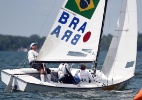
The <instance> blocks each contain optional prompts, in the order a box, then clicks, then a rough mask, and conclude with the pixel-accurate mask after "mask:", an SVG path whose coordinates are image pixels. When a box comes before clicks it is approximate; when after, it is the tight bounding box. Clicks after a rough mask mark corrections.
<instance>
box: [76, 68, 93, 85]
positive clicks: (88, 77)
mask: <svg viewBox="0 0 142 100" xmlns="http://www.w3.org/2000/svg"><path fill="white" fill-rule="evenodd" d="M78 77H79V78H80V80H81V82H83V83H84V82H87V83H88V82H89V80H91V82H92V81H94V78H93V77H92V75H91V73H89V72H88V71H86V70H80V71H79V73H78Z"/></svg>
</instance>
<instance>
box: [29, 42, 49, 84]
mask: <svg viewBox="0 0 142 100" xmlns="http://www.w3.org/2000/svg"><path fill="white" fill-rule="evenodd" d="M37 56H38V52H37V43H31V45H30V50H29V52H28V60H29V63H30V65H31V67H32V68H35V69H37V70H38V71H39V73H40V79H41V81H43V82H44V67H43V66H44V65H43V64H42V63H35V60H36V58H37ZM47 69H48V68H46V70H47ZM49 71H50V69H48V70H47V74H50V76H51V72H49ZM48 76H49V75H48ZM48 80H51V77H50V79H48Z"/></svg>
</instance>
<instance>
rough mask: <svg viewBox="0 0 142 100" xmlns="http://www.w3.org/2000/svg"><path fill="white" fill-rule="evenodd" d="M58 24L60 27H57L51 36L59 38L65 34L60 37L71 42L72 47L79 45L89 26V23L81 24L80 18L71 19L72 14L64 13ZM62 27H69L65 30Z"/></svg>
mask: <svg viewBox="0 0 142 100" xmlns="http://www.w3.org/2000/svg"><path fill="white" fill-rule="evenodd" d="M58 23H59V25H57V26H56V27H55V28H54V29H53V31H52V32H51V33H50V34H51V35H55V36H56V37H57V38H59V36H60V35H61V34H62V33H64V34H62V36H60V37H61V40H64V41H65V42H71V44H72V45H76V44H77V43H78V41H79V40H80V38H81V36H82V34H83V33H84V32H85V29H86V26H87V22H83V24H80V19H79V18H77V17H73V18H72V19H71V17H70V14H69V13H67V12H64V11H63V12H62V14H61V16H60V17H59V19H58ZM62 25H67V28H66V29H65V27H62Z"/></svg>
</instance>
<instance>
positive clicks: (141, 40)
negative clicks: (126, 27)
mask: <svg viewBox="0 0 142 100" xmlns="http://www.w3.org/2000/svg"><path fill="white" fill-rule="evenodd" d="M45 39H46V37H39V36H38V35H31V36H30V37H23V36H11V35H0V51H17V50H21V49H24V48H26V49H29V45H30V44H31V43H32V42H38V46H39V47H41V46H42V44H43V42H44V41H45ZM111 39H112V35H111V34H109V35H103V37H102V41H101V48H100V50H104V51H106V50H108V48H109V45H110V42H111ZM137 49H138V51H142V34H139V35H138V47H137Z"/></svg>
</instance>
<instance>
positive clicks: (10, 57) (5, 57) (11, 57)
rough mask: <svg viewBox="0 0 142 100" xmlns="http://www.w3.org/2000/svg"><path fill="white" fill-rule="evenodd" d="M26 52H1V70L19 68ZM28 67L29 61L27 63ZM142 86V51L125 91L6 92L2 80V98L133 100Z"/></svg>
mask: <svg viewBox="0 0 142 100" xmlns="http://www.w3.org/2000/svg"><path fill="white" fill-rule="evenodd" d="M26 54H27V53H25V52H0V70H2V69H7V68H17V67H18V66H19V64H20V63H21V62H22V61H23V60H24V59H25V58H26ZM105 55H106V52H101V53H100V57H99V63H98V67H101V66H102V64H103V61H104V58H105ZM25 66H26V67H27V66H28V65H27V63H25ZM141 87H142V52H138V54H137V64H136V70H135V77H134V78H132V80H131V81H130V83H129V85H128V87H127V88H126V89H125V90H123V91H115V90H113V91H103V90H95V91H94V90H90V91H80V92H76V91H71V92H70V91H60V92H55V91H51V92H41V93H31V92H12V93H4V92H3V90H4V88H5V84H4V83H3V82H2V81H0V100H50V99H52V100H63V99H64V100H71V99H72V100H78V99H80V100H132V98H133V97H134V96H135V95H136V94H137V92H138V91H139V90H140V89H141Z"/></svg>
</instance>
